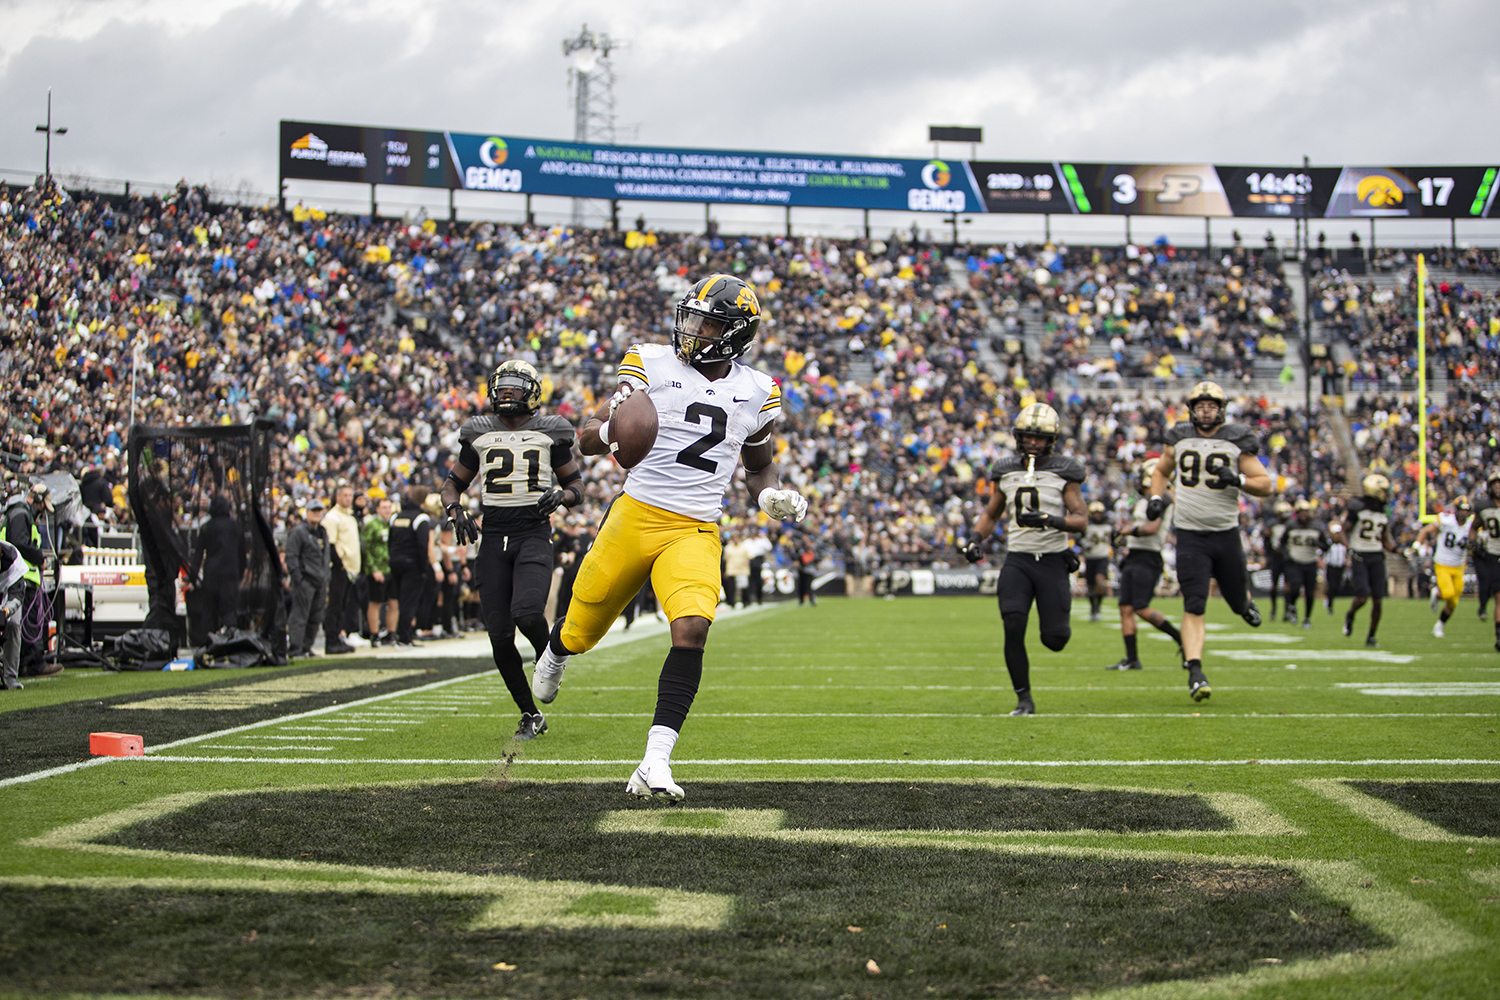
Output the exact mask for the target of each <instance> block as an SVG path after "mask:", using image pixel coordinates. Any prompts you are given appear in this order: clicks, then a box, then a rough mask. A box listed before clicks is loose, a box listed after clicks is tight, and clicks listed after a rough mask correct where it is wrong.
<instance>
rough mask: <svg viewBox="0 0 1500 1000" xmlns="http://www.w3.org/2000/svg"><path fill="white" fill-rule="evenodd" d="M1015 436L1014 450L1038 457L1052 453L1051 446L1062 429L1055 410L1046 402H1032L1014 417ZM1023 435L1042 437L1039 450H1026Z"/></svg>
mask: <svg viewBox="0 0 1500 1000" xmlns="http://www.w3.org/2000/svg"><path fill="white" fill-rule="evenodd" d="M1012 430H1013V432H1014V434H1015V436H1016V450H1017V451H1019V452H1021V453H1022V454H1024V455H1036V456H1038V457H1041V456H1044V455H1050V454H1052V446H1053V445H1054V444H1056V443H1057V435H1058V434H1059V433H1060V432H1061V430H1062V421H1061V420H1060V419H1058V416H1057V411H1056V410H1054V409H1053V408H1052V407H1050V406H1048V405H1047V404H1046V403H1032V404H1031V405H1030V406H1028V407H1026V408H1025V409H1024V410H1022V411H1021V413H1020V415H1019V416H1017V417H1016V425H1015V427H1014V428H1012ZM1023 437H1032V438H1041V439H1043V444H1042V448H1041V450H1040V451H1028V450H1027V448H1026V443H1025V442H1024V441H1022V440H1021V439H1022V438H1023Z"/></svg>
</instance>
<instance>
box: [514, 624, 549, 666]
mask: <svg viewBox="0 0 1500 1000" xmlns="http://www.w3.org/2000/svg"><path fill="white" fill-rule="evenodd" d="M516 631H518V632H520V633H521V634H522V635H524V636H525V637H526V641H527V642H529V643H531V648H532V649H533V650H535V651H536V658H537V659H538V660H540V659H541V658H542V650H544V649H546V648H547V639H548V634H547V619H546V618H545V617H543V616H542V615H518V616H517V617H516Z"/></svg>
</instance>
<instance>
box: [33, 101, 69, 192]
mask: <svg viewBox="0 0 1500 1000" xmlns="http://www.w3.org/2000/svg"><path fill="white" fill-rule="evenodd" d="M36 130H37V131H38V132H45V133H47V159H46V164H45V168H44V175H45V176H46V178H47V182H48V183H49V184H50V183H51V182H52V137H53V136H54V135H67V134H68V127H67V126H66V125H63V126H60V127H58V128H53V127H52V88H51V87H48V88H47V124H45V125H38V126H37V127H36Z"/></svg>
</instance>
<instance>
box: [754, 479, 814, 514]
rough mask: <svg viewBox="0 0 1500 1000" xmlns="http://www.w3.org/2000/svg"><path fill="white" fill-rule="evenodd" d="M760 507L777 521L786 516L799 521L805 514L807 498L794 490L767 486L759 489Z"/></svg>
mask: <svg viewBox="0 0 1500 1000" xmlns="http://www.w3.org/2000/svg"><path fill="white" fill-rule="evenodd" d="M760 509H761V510H763V511H765V512H766V514H767V516H769V517H773V518H775V519H776V520H778V521H785V520H786V519H787V518H791V519H792V520H794V521H800V520H802V519H803V518H804V517H806V516H807V498H806V497H804V496H803V495H802V494H801V493H798V492H797V491H796V490H776V489H771V488H770V487H769V486H768V487H766V488H765V489H763V490H761V491H760Z"/></svg>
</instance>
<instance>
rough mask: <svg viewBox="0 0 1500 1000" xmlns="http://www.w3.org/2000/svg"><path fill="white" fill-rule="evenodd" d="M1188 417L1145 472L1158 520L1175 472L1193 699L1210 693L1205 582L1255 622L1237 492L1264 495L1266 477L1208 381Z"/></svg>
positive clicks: (1197, 389) (1150, 510)
mask: <svg viewBox="0 0 1500 1000" xmlns="http://www.w3.org/2000/svg"><path fill="white" fill-rule="evenodd" d="M1187 405H1188V416H1189V419H1188V420H1184V421H1179V422H1178V423H1176V424H1173V425H1172V427H1171V429H1170V430H1168V431H1167V435H1166V442H1165V447H1163V448H1162V454H1161V460H1160V461H1158V462H1157V463H1156V471H1155V472H1153V473H1152V474H1151V500H1150V502H1149V503H1147V505H1146V517H1147V518H1148V519H1150V518H1156V517H1159V516H1161V514H1162V512H1163V511H1164V510H1165V509H1166V506H1167V502H1166V500H1164V499H1163V498H1162V494H1163V493H1165V492H1166V489H1167V484H1168V483H1169V482H1170V481H1171V479H1172V476H1173V475H1174V474H1175V475H1176V477H1177V489H1176V491H1175V493H1174V494H1173V501H1174V510H1175V521H1176V525H1177V582H1178V585H1179V586H1180V588H1181V590H1182V649H1183V654H1184V656H1185V658H1186V659H1185V662H1184V663H1183V666H1184V667H1185V668H1186V670H1187V672H1188V692H1189V693H1190V694H1191V695H1192V696H1193V700H1194V701H1202V700H1203V699H1205V698H1207V697H1208V696H1209V695H1210V694H1211V693H1212V689H1211V688H1210V687H1209V685H1208V678H1206V677H1204V676H1203V635H1204V622H1203V616H1204V614H1205V613H1206V612H1207V610H1208V587H1209V580H1210V579H1213V580H1217V581H1218V583H1219V593H1220V594H1222V595H1223V597H1224V600H1225V602H1226V603H1227V604H1228V605H1229V607H1230V608H1231V609H1232V610H1233V611H1234V613H1235V614H1237V615H1239V616H1240V617H1242V618H1244V619H1245V621H1247V622H1249V623H1250V624H1251V625H1252V626H1259V625H1260V610H1259V609H1258V608H1256V606H1255V601H1253V600H1251V598H1250V589H1249V586H1248V585H1247V579H1246V572H1245V548H1244V545H1243V544H1242V543H1241V542H1240V530H1239V524H1240V493H1241V491H1243V492H1245V493H1249V494H1250V495H1251V496H1257V497H1265V496H1270V495H1271V485H1272V484H1271V476H1270V474H1269V473H1267V472H1266V469H1265V466H1263V465H1261V464H1260V459H1259V458H1256V454H1257V453H1258V452H1259V451H1260V442H1259V441H1258V440H1256V437H1255V433H1254V432H1253V431H1252V430H1251V429H1250V428H1249V427H1246V426H1245V425H1244V424H1226V423H1225V422H1224V418H1225V416H1226V411H1227V410H1228V407H1229V398H1228V397H1227V396H1225V395H1224V390H1223V389H1221V388H1219V386H1218V385H1217V384H1216V383H1214V382H1199V383H1198V384H1197V385H1195V386H1193V391H1192V392H1190V393H1189V394H1188V399H1187Z"/></svg>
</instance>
